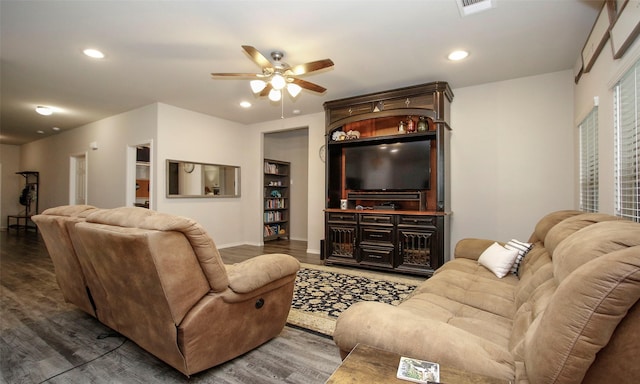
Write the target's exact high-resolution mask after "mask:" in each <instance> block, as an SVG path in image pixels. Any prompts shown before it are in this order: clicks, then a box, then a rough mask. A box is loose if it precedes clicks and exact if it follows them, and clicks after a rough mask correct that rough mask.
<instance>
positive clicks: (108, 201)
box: [20, 104, 157, 212]
mask: <svg viewBox="0 0 640 384" xmlns="http://www.w3.org/2000/svg"><path fill="white" fill-rule="evenodd" d="M156 110H157V105H156V104H151V105H148V106H145V107H141V108H138V109H135V110H132V111H129V112H124V113H121V114H118V115H114V116H111V117H107V118H105V119H102V120H99V121H96V122H93V123H90V124H86V125H84V126H81V127H78V128H74V129H70V130H66V131H63V132H61V133H59V134H56V135H53V136H50V137H47V138H43V139H40V140H37V141H33V142H30V143H27V144H23V145H22V146H21V151H20V167H21V168H22V169H25V170H27V169H28V170H30V171H38V172H40V191H39V199H40V203H39V208H40V212H42V211H43V210H45V209H47V208H50V207H55V206H59V205H66V204H69V181H70V176H69V172H70V157H71V156H72V155H77V154H79V153H85V152H86V153H87V159H86V161H87V182H88V187H87V204H90V205H94V206H97V207H99V208H114V207H119V206H123V205H125V204H126V174H127V172H126V168H127V165H126V159H127V156H126V153H127V148H128V146H129V145H131V144H133V143H139V142H141V141H144V140H149V139H154V138H155V127H156V116H157V112H156ZM91 142H96V143H97V145H98V148H97V149H95V150H92V149H90V147H89V144H90V143H91Z"/></svg>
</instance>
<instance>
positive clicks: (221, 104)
mask: <svg viewBox="0 0 640 384" xmlns="http://www.w3.org/2000/svg"><path fill="white" fill-rule="evenodd" d="M495 1H496V5H497V6H496V8H494V9H491V10H488V11H485V12H482V13H477V14H475V15H472V16H467V17H464V18H463V17H461V15H460V12H459V10H458V6H457V3H456V0H422V1H417V0H414V1H403V0H395V1H391V0H387V1H376V0H369V1H359V0H351V1H345V0H343V1H333V0H324V1H314V0H298V1H238V0H235V1H213V0H210V1H141V0H139V1H10V0H2V1H1V3H0V38H1V40H0V58H1V62H0V63H1V67H0V72H1V80H0V87H1V99H0V102H1V111H0V113H1V117H0V124H1V125H0V143H5V144H20V143H25V142H28V141H32V140H37V139H40V138H42V137H47V136H50V135H53V134H56V132H54V131H53V130H52V128H53V127H59V128H61V130H62V131H64V130H68V129H72V128H76V127H78V126H81V125H84V124H86V123H89V122H92V121H96V120H99V119H102V118H104V117H107V116H111V115H114V114H117V113H121V112H125V111H129V110H132V109H135V108H138V107H141V106H144V105H147V104H150V103H154V102H162V103H167V104H171V105H174V106H177V107H181V108H185V109H189V110H192V111H197V112H201V113H205V114H208V115H213V116H217V117H221V118H224V119H228V120H232V121H237V122H240V123H244V124H250V123H256V122H261V121H268V120H275V119H278V118H280V116H281V107H282V106H281V104H280V103H273V102H270V101H269V100H268V99H267V98H266V97H262V98H260V97H256V96H254V95H253V94H252V93H251V90H250V88H249V84H248V80H213V79H211V77H210V75H209V74H210V73H211V72H251V73H253V72H256V73H257V72H259V67H258V66H257V65H256V64H255V63H253V62H252V61H251V60H250V59H249V57H248V56H247V55H246V54H245V53H244V51H243V50H242V49H241V47H240V46H241V45H252V46H254V47H256V48H257V49H258V50H260V51H261V52H262V54H263V55H264V56H265V57H270V56H269V54H270V52H271V51H274V50H281V51H284V53H285V57H284V60H283V61H285V62H287V63H289V64H291V65H296V64H301V63H306V62H309V61H314V60H319V59H324V58H330V59H332V60H333V62H334V63H335V66H334V67H333V68H331V69H329V70H324V71H321V72H318V73H315V74H311V75H309V76H305V77H304V79H305V80H308V81H311V82H314V83H316V84H319V85H321V86H323V87H326V88H327V89H328V90H327V92H326V93H324V94H322V95H318V94H315V93H312V92H309V91H303V92H302V93H301V94H300V95H299V96H298V97H297V99H296V100H293V99H291V98H290V97H288V96H287V97H286V98H284V116H285V117H290V116H292V115H293V110H299V113H300V114H309V113H315V112H321V111H322V110H323V107H322V104H323V103H324V102H325V101H327V100H335V99H340V98H345V97H350V96H356V95H359V94H363V93H369V92H376V91H383V90H387V89H393V88H398V87H403V86H408V85H413V84H421V83H426V82H430V81H436V80H441V81H447V82H449V84H450V85H451V87H452V88H454V93H455V88H459V87H467V86H472V85H477V84H482V83H487V82H494V81H499V80H506V79H512V78H518V77H523V76H529V75H536V74H541V73H548V72H554V71H559V70H565V69H570V68H573V66H574V64H575V62H576V59H577V58H578V57H579V54H580V51H581V49H582V46H583V45H584V43H585V41H586V38H587V35H588V34H589V31H590V29H591V26H592V25H593V23H594V21H595V19H596V16H597V14H598V12H599V10H600V8H601V5H602V1H601V0H593V1H592V0H495ZM87 47H94V48H98V49H100V50H102V51H104V52H105V54H106V55H107V56H106V58H105V59H104V60H102V61H95V60H92V59H89V58H87V57H85V56H83V55H82V50H83V49H84V48H87ZM454 49H466V50H468V51H469V52H470V56H469V57H468V58H467V59H466V60H465V61H463V62H457V63H454V62H450V61H448V60H447V58H446V56H447V54H448V53H449V52H450V51H452V50H454ZM523 92H526V90H523ZM242 100H247V101H250V102H251V103H253V107H251V108H250V109H242V108H241V107H240V106H239V102H240V101H242ZM37 105H50V106H54V107H57V108H59V109H60V111H59V113H56V114H54V115H52V116H48V117H43V116H40V115H37V114H36V113H35V112H34V110H33V109H34V108H35V106H37ZM38 130H42V131H44V134H38V133H37V131H38Z"/></svg>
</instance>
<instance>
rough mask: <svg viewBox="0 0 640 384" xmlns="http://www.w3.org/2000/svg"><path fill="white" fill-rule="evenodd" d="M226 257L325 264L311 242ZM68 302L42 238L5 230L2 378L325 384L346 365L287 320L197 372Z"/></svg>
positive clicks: (0, 271) (1, 235) (0, 293)
mask: <svg viewBox="0 0 640 384" xmlns="http://www.w3.org/2000/svg"><path fill="white" fill-rule="evenodd" d="M220 253H221V256H222V258H223V260H224V262H225V263H236V262H241V261H243V260H246V259H247V258H250V257H253V256H256V255H259V254H263V253H288V254H291V255H293V256H294V257H296V258H298V259H299V260H300V261H301V262H303V263H309V264H321V262H320V258H319V255H314V254H307V253H306V243H305V242H296V241H291V242H289V241H275V242H269V243H267V244H265V246H263V247H256V246H240V247H232V248H227V249H221V250H220ZM109 333H113V332H112V331H111V330H110V329H109V328H108V327H106V326H104V325H102V324H101V323H100V322H98V321H97V320H96V319H94V318H93V317H91V316H89V315H87V314H86V313H84V312H82V311H81V310H79V309H77V308H76V307H75V306H73V305H71V304H68V303H65V302H64V299H63V297H62V293H61V292H60V290H59V288H58V285H57V282H56V279H55V274H54V269H53V264H52V263H51V259H50V258H49V256H48V254H47V252H46V249H45V247H44V244H43V242H42V239H41V238H40V236H39V235H38V234H35V233H31V232H30V233H20V234H14V233H7V232H0V371H1V375H0V383H12V384H13V383H41V382H47V383H55V384H58V383H59V384H63V383H64V384H67V383H78V384H80V383H82V384H85V383H150V382H153V383H161V384H162V383H223V384H224V383H229V384H236V383H237V384H240V383H241V384H247V383H260V384H262V383H305V384H306V383H309V384H313V383H324V382H325V381H326V379H327V378H328V377H329V376H330V375H331V373H332V372H333V371H334V370H335V369H336V368H337V367H338V365H339V364H340V357H339V354H338V350H337V347H336V346H335V344H334V343H333V341H332V340H330V339H328V338H325V337H322V336H319V335H316V334H313V333H309V332H305V331H303V330H300V329H296V328H291V327H285V329H284V330H283V332H282V333H281V334H280V335H279V336H278V337H276V338H275V339H273V340H271V341H269V342H267V343H265V344H264V345H262V346H260V347H258V348H256V349H254V350H253V351H251V352H249V353H247V354H245V355H243V356H240V357H238V358H236V359H234V360H232V361H229V362H227V363H225V364H222V365H220V366H217V367H214V368H212V369H209V370H207V371H204V372H201V373H198V374H196V375H194V376H192V377H191V378H190V379H188V378H186V377H185V376H184V375H183V374H181V373H180V372H178V371H176V370H175V369H173V368H172V367H170V366H168V365H167V364H165V363H164V362H162V361H160V360H158V359H157V358H155V357H154V356H152V355H151V354H149V353H147V352H146V351H144V350H143V349H141V348H140V347H138V346H137V345H136V344H135V343H133V342H131V341H130V340H127V339H125V338H124V337H122V336H119V335H114V336H111V337H106V338H100V336H102V335H105V334H109Z"/></svg>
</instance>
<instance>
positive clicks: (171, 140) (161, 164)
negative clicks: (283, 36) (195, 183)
mask: <svg viewBox="0 0 640 384" xmlns="http://www.w3.org/2000/svg"><path fill="white" fill-rule="evenodd" d="M157 133H158V139H157V140H156V141H155V148H154V151H155V155H156V167H155V174H154V177H155V180H156V182H155V186H154V187H155V188H156V192H157V193H156V194H155V196H157V199H156V209H157V210H158V211H161V212H166V213H170V214H174V215H180V216H186V217H190V218H192V219H194V220H195V221H197V222H198V223H200V224H201V225H202V226H203V227H204V228H205V229H206V230H207V232H208V233H209V235H210V236H211V237H212V238H213V240H214V241H215V243H216V246H218V247H219V248H226V247H230V246H235V245H241V244H245V243H247V242H249V243H252V242H253V243H255V242H256V241H257V240H256V239H252V240H249V241H247V237H246V235H245V227H255V228H257V229H260V228H261V226H260V219H261V218H262V214H261V213H260V212H258V211H257V209H252V206H253V205H254V204H253V201H254V200H256V199H260V198H262V196H261V191H262V189H261V187H260V184H259V182H258V181H257V179H258V178H259V177H260V173H258V172H261V171H262V167H261V166H260V165H259V164H256V162H254V161H252V160H253V159H254V158H255V157H256V156H257V154H256V152H257V148H258V146H259V144H258V142H257V134H255V133H252V132H251V130H249V129H248V128H247V126H246V125H243V124H239V123H234V122H231V121H228V120H223V119H220V118H216V117H212V116H209V115H205V114H202V113H197V112H193V111H189V110H186V109H182V108H178V107H174V106H171V105H167V104H159V105H158V130H157ZM167 160H182V161H189V162H199V163H208V164H221V165H236V166H240V197H239V198H232V197H215V198H202V197H187V198H182V197H180V198H168V197H167V194H166V185H167V184H166V183H167V177H166V172H167V170H166V166H167V165H166V161H167ZM250 209H252V211H253V213H254V215H250V214H248V213H247V211H249V210H250ZM253 216H255V217H253ZM247 217H250V218H252V221H247V220H246V218H247ZM256 245H257V244H256Z"/></svg>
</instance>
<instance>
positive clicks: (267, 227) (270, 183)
mask: <svg viewBox="0 0 640 384" xmlns="http://www.w3.org/2000/svg"><path fill="white" fill-rule="evenodd" d="M290 171H291V163H289V162H286V161H279V160H271V159H264V217H263V225H264V226H263V232H262V236H263V240H264V241H269V240H275V239H279V238H287V239H289V206H290V205H291V204H290V200H289V196H290V192H291V191H290V189H291V181H290Z"/></svg>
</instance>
